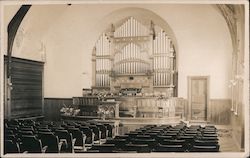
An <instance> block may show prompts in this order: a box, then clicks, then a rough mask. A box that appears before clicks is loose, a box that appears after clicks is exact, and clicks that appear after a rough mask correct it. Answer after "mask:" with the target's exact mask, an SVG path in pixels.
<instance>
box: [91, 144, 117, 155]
mask: <svg viewBox="0 0 250 158" xmlns="http://www.w3.org/2000/svg"><path fill="white" fill-rule="evenodd" d="M90 150H98V151H99V152H101V153H111V152H112V151H113V150H116V148H115V144H101V145H100V144H94V145H93V146H92V148H91V149H90Z"/></svg>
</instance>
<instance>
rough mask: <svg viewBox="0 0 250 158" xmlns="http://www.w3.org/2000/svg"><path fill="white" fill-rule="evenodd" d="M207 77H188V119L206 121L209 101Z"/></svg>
mask: <svg viewBox="0 0 250 158" xmlns="http://www.w3.org/2000/svg"><path fill="white" fill-rule="evenodd" d="M208 87H209V77H208V76H191V77H188V103H189V119H190V120H195V121H207V119H208V117H207V113H208V100H209V95H208V94H209V88H208Z"/></svg>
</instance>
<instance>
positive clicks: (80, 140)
mask: <svg viewBox="0 0 250 158" xmlns="http://www.w3.org/2000/svg"><path fill="white" fill-rule="evenodd" d="M68 131H69V132H70V133H71V134H72V137H73V138H74V139H76V141H75V144H74V150H85V140H86V135H85V134H83V132H82V131H80V130H79V129H78V128H70V129H68Z"/></svg>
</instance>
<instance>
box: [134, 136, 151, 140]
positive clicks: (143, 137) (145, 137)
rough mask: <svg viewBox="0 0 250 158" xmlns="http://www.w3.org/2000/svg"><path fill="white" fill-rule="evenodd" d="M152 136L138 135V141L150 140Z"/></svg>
mask: <svg viewBox="0 0 250 158" xmlns="http://www.w3.org/2000/svg"><path fill="white" fill-rule="evenodd" d="M150 138H151V137H150V135H137V136H136V139H150Z"/></svg>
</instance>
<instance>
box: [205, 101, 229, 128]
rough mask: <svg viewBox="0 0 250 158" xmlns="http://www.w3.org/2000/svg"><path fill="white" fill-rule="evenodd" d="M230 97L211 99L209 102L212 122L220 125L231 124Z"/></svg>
mask: <svg viewBox="0 0 250 158" xmlns="http://www.w3.org/2000/svg"><path fill="white" fill-rule="evenodd" d="M230 108H231V101H230V99H211V100H210V103H209V113H208V116H210V122H211V123H214V124H219V125H229V124H230V112H231V111H230Z"/></svg>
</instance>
